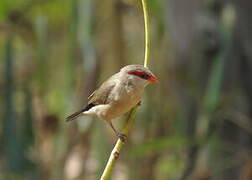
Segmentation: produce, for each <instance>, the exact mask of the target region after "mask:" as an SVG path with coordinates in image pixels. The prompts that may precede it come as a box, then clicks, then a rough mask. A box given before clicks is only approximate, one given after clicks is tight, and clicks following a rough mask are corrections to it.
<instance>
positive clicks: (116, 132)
mask: <svg viewBox="0 0 252 180" xmlns="http://www.w3.org/2000/svg"><path fill="white" fill-rule="evenodd" d="M109 125H110V127H111V128H112V129H113V131H114V132H115V134H116V136H117V137H118V138H120V139H121V140H122V141H123V142H125V141H126V138H127V136H126V135H125V134H123V133H119V132H118V131H117V130H116V129H115V128H114V126H113V124H112V122H109Z"/></svg>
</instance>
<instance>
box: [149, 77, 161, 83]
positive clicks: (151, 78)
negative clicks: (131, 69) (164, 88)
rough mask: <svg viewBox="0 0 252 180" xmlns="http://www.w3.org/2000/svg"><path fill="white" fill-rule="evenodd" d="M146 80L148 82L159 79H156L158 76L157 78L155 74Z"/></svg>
mask: <svg viewBox="0 0 252 180" xmlns="http://www.w3.org/2000/svg"><path fill="white" fill-rule="evenodd" d="M148 81H150V82H158V81H159V80H158V78H157V77H156V76H151V77H150V78H149V79H148Z"/></svg>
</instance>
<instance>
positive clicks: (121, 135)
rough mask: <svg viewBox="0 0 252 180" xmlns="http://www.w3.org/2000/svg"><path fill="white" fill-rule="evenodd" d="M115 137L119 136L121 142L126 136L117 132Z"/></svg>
mask: <svg viewBox="0 0 252 180" xmlns="http://www.w3.org/2000/svg"><path fill="white" fill-rule="evenodd" d="M117 137H118V138H120V139H121V141H122V142H125V141H126V139H127V136H126V135H125V134H123V133H118V134H117Z"/></svg>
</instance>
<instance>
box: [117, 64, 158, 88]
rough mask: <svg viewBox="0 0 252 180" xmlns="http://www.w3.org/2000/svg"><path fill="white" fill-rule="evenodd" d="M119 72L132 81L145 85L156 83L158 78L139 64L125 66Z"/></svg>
mask: <svg viewBox="0 0 252 180" xmlns="http://www.w3.org/2000/svg"><path fill="white" fill-rule="evenodd" d="M121 72H123V73H126V74H127V75H128V76H129V77H130V78H131V79H132V80H135V81H140V82H143V83H145V84H148V83H150V82H158V78H157V77H156V76H155V75H154V74H153V73H152V72H151V71H150V70H149V69H148V68H146V67H144V66H143V65H140V64H134V65H128V66H125V67H123V68H122V69H121Z"/></svg>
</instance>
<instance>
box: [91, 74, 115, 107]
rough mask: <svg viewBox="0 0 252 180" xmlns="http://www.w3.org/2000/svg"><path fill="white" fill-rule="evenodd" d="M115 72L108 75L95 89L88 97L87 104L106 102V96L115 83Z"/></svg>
mask: <svg viewBox="0 0 252 180" xmlns="http://www.w3.org/2000/svg"><path fill="white" fill-rule="evenodd" d="M116 76H117V74H115V75H113V76H112V77H110V78H109V79H108V80H107V81H105V82H104V83H103V84H102V85H101V86H100V87H99V88H98V89H97V90H95V91H94V92H93V93H92V94H91V95H90V96H89V97H88V99H89V101H88V104H94V105H97V104H107V103H108V97H109V94H110V93H111V91H112V89H113V88H114V87H115V85H116V81H115V80H114V79H115V78H116Z"/></svg>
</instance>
